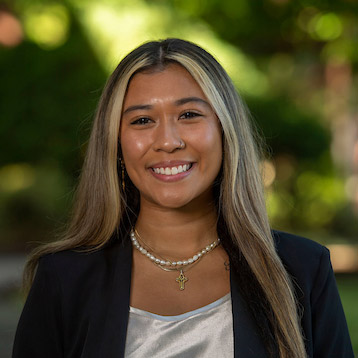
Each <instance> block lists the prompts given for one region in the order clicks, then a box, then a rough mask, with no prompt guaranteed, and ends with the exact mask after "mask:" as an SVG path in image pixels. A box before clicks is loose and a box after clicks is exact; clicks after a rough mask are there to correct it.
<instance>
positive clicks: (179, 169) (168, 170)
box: [151, 163, 193, 175]
mask: <svg viewBox="0 0 358 358" xmlns="http://www.w3.org/2000/svg"><path fill="white" fill-rule="evenodd" d="M192 166H193V163H189V164H184V165H178V166H172V167H160V168H151V169H152V171H153V172H154V173H156V174H162V175H177V174H180V173H184V172H187V171H188V170H189V169H191V167H192Z"/></svg>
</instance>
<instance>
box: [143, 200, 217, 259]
mask: <svg viewBox="0 0 358 358" xmlns="http://www.w3.org/2000/svg"><path fill="white" fill-rule="evenodd" d="M216 223H217V213H216V208H215V205H214V203H210V204H207V205H204V206H203V205H200V206H196V207H195V206H194V207H193V206H191V207H185V208H180V209H167V208H166V209H164V208H160V207H157V206H154V205H150V204H149V203H145V204H144V205H141V210H140V213H139V216H138V220H137V223H136V230H137V231H138V233H139V235H140V238H141V239H142V242H144V243H145V244H147V245H148V246H149V247H150V248H151V249H153V250H154V251H155V252H156V253H157V254H159V255H162V256H163V257H167V258H170V257H172V258H183V257H187V256H188V257H190V256H192V255H193V254H194V253H196V252H197V251H199V250H201V249H202V248H204V247H205V246H207V245H208V244H210V243H212V242H213V241H215V240H216V239H217V232H216Z"/></svg>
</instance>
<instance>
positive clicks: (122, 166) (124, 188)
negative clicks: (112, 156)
mask: <svg viewBox="0 0 358 358" xmlns="http://www.w3.org/2000/svg"><path fill="white" fill-rule="evenodd" d="M119 161H120V163H121V173H122V189H123V191H125V190H126V183H125V181H124V161H123V160H122V158H119Z"/></svg>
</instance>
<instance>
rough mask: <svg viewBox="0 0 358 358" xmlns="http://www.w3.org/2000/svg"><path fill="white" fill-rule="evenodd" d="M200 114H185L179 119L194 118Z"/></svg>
mask: <svg viewBox="0 0 358 358" xmlns="http://www.w3.org/2000/svg"><path fill="white" fill-rule="evenodd" d="M199 116H200V114H199V113H196V112H189V111H188V112H185V113H183V114H182V115H181V116H180V118H184V119H188V118H194V117H199Z"/></svg>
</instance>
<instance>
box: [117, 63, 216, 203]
mask: <svg viewBox="0 0 358 358" xmlns="http://www.w3.org/2000/svg"><path fill="white" fill-rule="evenodd" d="M120 142H121V149H122V156H123V159H124V163H125V167H126V170H127V173H128V175H129V177H130V179H131V180H132V182H133V184H134V185H135V186H136V187H137V188H138V190H139V192H140V196H141V206H142V205H144V204H146V203H147V204H148V203H149V204H151V205H157V206H160V207H163V208H181V207H184V206H185V205H187V204H189V203H194V202H197V203H200V204H199V205H202V203H203V202H205V201H206V200H207V201H212V199H213V196H212V186H213V182H214V180H215V178H216V177H217V175H218V173H219V170H220V167H221V162H222V139H221V126H220V123H219V121H218V119H217V117H216V114H215V113H214V111H213V109H212V108H211V105H210V104H209V102H208V100H207V99H206V97H205V95H204V93H203V92H202V90H201V88H200V87H199V85H198V84H197V83H196V81H195V80H194V79H193V78H192V76H191V75H190V74H189V72H188V71H187V70H185V69H184V68H183V67H182V66H180V65H177V64H172V65H169V66H168V67H166V68H165V70H163V71H161V72H148V73H138V74H136V75H135V76H134V77H133V79H132V80H131V82H130V84H129V87H128V90H127V94H126V96H125V99H124V103H123V113H122V118H121V130H120ZM196 199H201V200H199V201H197V200H196Z"/></svg>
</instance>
